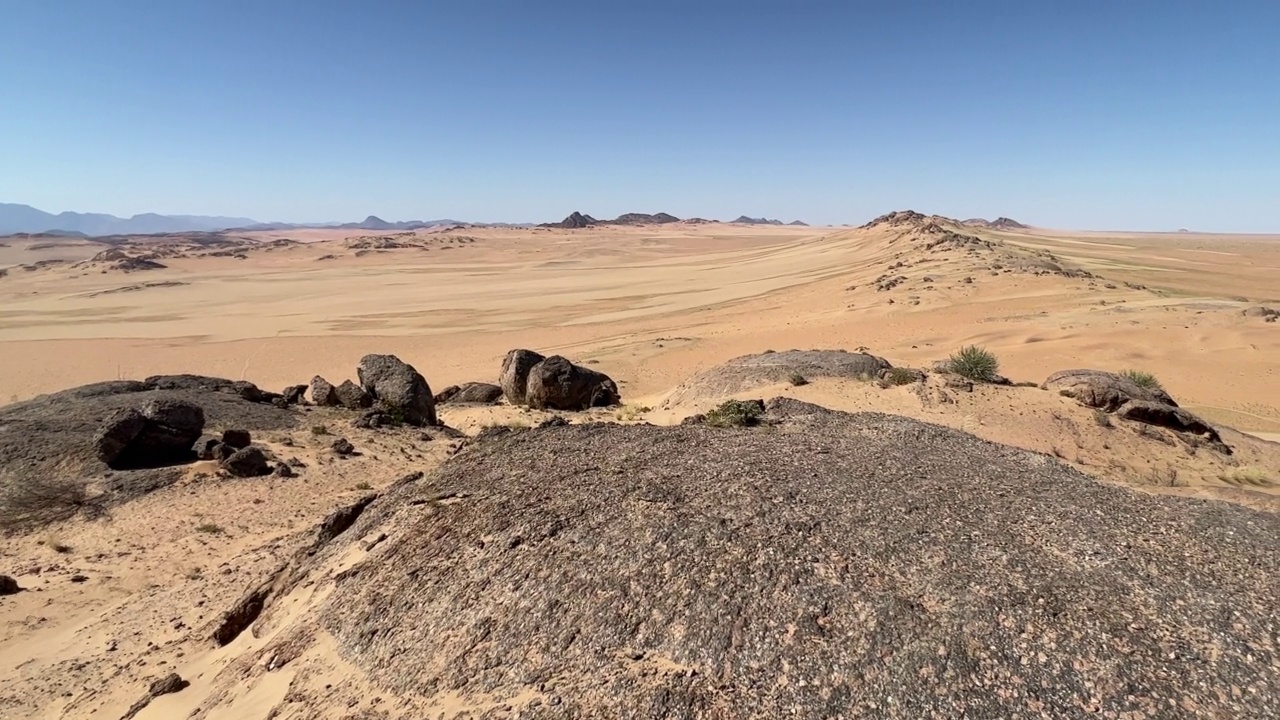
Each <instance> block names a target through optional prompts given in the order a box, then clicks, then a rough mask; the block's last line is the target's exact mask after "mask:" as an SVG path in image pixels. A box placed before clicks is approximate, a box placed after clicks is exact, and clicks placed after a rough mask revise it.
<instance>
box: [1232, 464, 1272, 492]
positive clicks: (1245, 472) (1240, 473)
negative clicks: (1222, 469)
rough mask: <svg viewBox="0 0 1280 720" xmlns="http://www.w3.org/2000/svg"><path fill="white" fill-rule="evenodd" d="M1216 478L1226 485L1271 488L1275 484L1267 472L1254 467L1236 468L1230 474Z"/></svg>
mask: <svg viewBox="0 0 1280 720" xmlns="http://www.w3.org/2000/svg"><path fill="white" fill-rule="evenodd" d="M1218 478H1219V479H1220V480H1222V481H1223V482H1225V483H1227V484H1228V485H1249V486H1251V487H1273V486H1274V485H1275V484H1276V481H1275V480H1272V479H1271V476H1270V475H1269V474H1268V473H1267V471H1265V470H1263V469H1261V468H1254V467H1243V468H1236V469H1234V470H1232V471H1230V472H1226V473H1223V474H1221V475H1219V476H1218Z"/></svg>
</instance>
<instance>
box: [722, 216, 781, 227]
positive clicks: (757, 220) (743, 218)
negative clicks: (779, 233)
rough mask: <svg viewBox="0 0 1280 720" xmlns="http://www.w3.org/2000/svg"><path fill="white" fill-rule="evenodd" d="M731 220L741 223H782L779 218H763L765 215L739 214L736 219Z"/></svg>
mask: <svg viewBox="0 0 1280 720" xmlns="http://www.w3.org/2000/svg"><path fill="white" fill-rule="evenodd" d="M733 222H735V223H738V224H741V225H781V224H782V221H781V220H770V219H769V218H765V217H758V218H753V217H748V216H746V215H739V216H738V219H737V220H734V221H733Z"/></svg>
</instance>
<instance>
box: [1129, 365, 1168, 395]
mask: <svg viewBox="0 0 1280 720" xmlns="http://www.w3.org/2000/svg"><path fill="white" fill-rule="evenodd" d="M1120 376H1121V377H1123V378H1125V379H1127V380H1128V381H1129V382H1131V383H1133V384H1134V385H1137V386H1138V387H1140V388H1143V389H1144V390H1160V391H1163V390H1164V386H1163V385H1161V384H1160V380H1158V379H1157V378H1156V376H1155V375H1152V374H1151V373H1149V372H1146V371H1143V370H1124V371H1121V373H1120Z"/></svg>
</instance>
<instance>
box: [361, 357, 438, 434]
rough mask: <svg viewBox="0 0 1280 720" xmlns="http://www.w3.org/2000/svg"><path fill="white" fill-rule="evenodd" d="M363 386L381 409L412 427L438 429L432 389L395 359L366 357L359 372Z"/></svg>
mask: <svg viewBox="0 0 1280 720" xmlns="http://www.w3.org/2000/svg"><path fill="white" fill-rule="evenodd" d="M356 374H357V375H358V376H359V377H360V384H361V385H362V386H364V389H365V390H367V391H368V392H369V395H370V396H372V397H373V399H374V400H375V401H376V402H377V405H378V407H379V408H380V409H382V410H383V411H385V412H386V413H388V414H389V415H391V416H392V417H394V418H396V419H397V420H399V421H400V422H403V423H407V424H409V425H438V424H439V421H438V420H437V419H436V403H435V399H434V398H433V396H432V394H431V386H430V385H428V384H427V379H426V378H424V377H423V376H422V373H420V372H418V371H417V370H416V369H415V368H414V367H413V366H412V365H410V364H409V363H407V362H405V361H403V360H401V359H400V358H398V357H396V356H395V355H365V356H364V357H362V358H360V364H359V366H357V368H356Z"/></svg>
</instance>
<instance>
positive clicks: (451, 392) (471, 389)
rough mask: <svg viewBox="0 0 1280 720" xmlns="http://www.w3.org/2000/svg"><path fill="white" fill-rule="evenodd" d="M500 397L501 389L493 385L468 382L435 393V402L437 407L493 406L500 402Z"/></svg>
mask: <svg viewBox="0 0 1280 720" xmlns="http://www.w3.org/2000/svg"><path fill="white" fill-rule="evenodd" d="M502 395H503V393H502V388H501V387H499V386H498V385H494V384H493V383H482V382H469V383H463V384H461V385H450V386H449V387H447V388H445V389H444V390H441V391H440V392H438V393H436V396H435V401H436V404H437V405H444V404H446V403H452V404H454V405H462V404H471V405H494V404H497V403H498V402H499V401H501V400H502Z"/></svg>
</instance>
